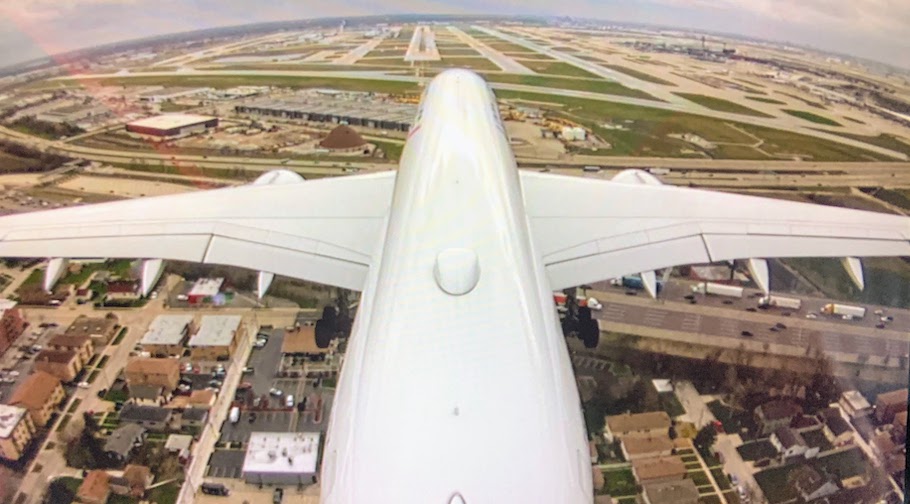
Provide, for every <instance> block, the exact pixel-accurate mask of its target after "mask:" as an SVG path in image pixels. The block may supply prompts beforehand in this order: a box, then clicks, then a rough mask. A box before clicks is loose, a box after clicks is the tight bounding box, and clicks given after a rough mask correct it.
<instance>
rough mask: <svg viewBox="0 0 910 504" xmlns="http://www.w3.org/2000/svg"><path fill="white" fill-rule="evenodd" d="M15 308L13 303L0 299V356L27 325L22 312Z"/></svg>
mask: <svg viewBox="0 0 910 504" xmlns="http://www.w3.org/2000/svg"><path fill="white" fill-rule="evenodd" d="M15 306H16V302H15V301H10V300H8V299H0V355H2V354H3V353H4V352H6V349H8V348H9V347H11V346H13V343H15V342H16V340H17V339H19V336H21V335H22V333H23V331H25V326H26V325H28V324H27V323H26V322H25V319H24V318H23V317H22V311H21V310H19V309H18V308H16V307H15Z"/></svg>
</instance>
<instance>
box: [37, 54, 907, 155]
mask: <svg viewBox="0 0 910 504" xmlns="http://www.w3.org/2000/svg"><path fill="white" fill-rule="evenodd" d="M180 76H188V77H199V76H276V77H323V78H325V77H331V78H337V79H365V80H383V81H393V82H427V81H428V80H429V79H428V78H423V77H422V78H419V79H418V78H417V77H414V76H412V75H396V74H386V73H383V72H381V71H329V72H327V71H314V70H310V71H306V70H186V71H148V72H130V73H126V74H120V73H105V74H75V75H69V76H65V77H57V78H55V79H53V80H93V79H114V78H116V79H129V78H141V77H180ZM490 86H491V87H492V88H493V89H499V90H506V91H519V92H526V93H536V94H542V95H550V96H563V97H568V98H582V99H587V100H597V101H605V102H611V103H622V104H626V105H635V106H639V107H648V108H654V109H660V110H668V111H673V112H683V113H689V114H697V115H701V116H706V117H713V118H716V119H722V120H725V121H734V122H739V123H745V124H752V125H755V126H761V127H765V128H773V129H779V130H783V131H792V132H795V133H799V134H802V135H806V136H811V137H815V138H821V139H823V140H828V141H831V142H835V143H839V144H843V145H849V146H851V147H856V148H860V149H865V150H868V151H871V152H875V153H877V154H881V155H884V156H888V157H891V158H894V159H899V160H904V161H906V160H908V156H907V155H905V154H903V153H900V152H896V151H893V150H890V149H886V148H884V147H879V146H877V145H871V144H867V143H864V142H860V141H858V140H854V139H852V138H847V137H842V136H839V135H834V134H831V133H827V132H825V131H821V130H818V129H815V128H814V127H804V126H794V125H793V124H790V123H789V122H786V121H785V120H783V119H779V118H761V117H754V116H747V115H740V114H733V113H729V112H720V111H716V110H710V109H707V108H704V107H701V106H700V105H696V104H694V103H691V102H689V101H687V100H683V102H685V103H683V104H679V103H667V102H661V101H656V100H643V99H641V98H631V97H628V96H616V95H606V94H600V93H592V92H589V91H575V90H568V89H555V88H546V87H539V86H526V85H521V84H507V83H496V82H493V83H490Z"/></svg>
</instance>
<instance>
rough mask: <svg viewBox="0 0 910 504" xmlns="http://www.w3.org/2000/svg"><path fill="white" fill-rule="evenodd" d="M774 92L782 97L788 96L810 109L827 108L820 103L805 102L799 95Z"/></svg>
mask: <svg viewBox="0 0 910 504" xmlns="http://www.w3.org/2000/svg"><path fill="white" fill-rule="evenodd" d="M775 92H776V93H780V94H782V95H784V96H789V97H790V98H793V99H794V100H799V101H801V102H803V103H805V104H806V105H808V106H810V107H815V108H819V109H827V107H825V106H824V105H823V104H822V103H819V102H817V101H812V100H807V99H805V98H803V97H801V96H799V95H795V94H790V93H784V92H783V91H775Z"/></svg>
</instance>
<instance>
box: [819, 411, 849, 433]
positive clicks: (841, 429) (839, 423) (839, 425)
mask: <svg viewBox="0 0 910 504" xmlns="http://www.w3.org/2000/svg"><path fill="white" fill-rule="evenodd" d="M830 409H833V410H834V414H830V415H829V414H825V425H827V426H828V430H830V431H831V433H832V434H834V435H835V436H840V435H841V434H843V433H845V432H849V431H851V430H853V429H851V428H850V423H849V422H847V421H846V420H844V417H842V416H840V413H838V412H837V411H838V410H837V409H836V408H830Z"/></svg>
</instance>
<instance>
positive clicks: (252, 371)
mask: <svg viewBox="0 0 910 504" xmlns="http://www.w3.org/2000/svg"><path fill="white" fill-rule="evenodd" d="M243 374H256V368H254V367H250V366H247V367H245V368H243Z"/></svg>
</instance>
